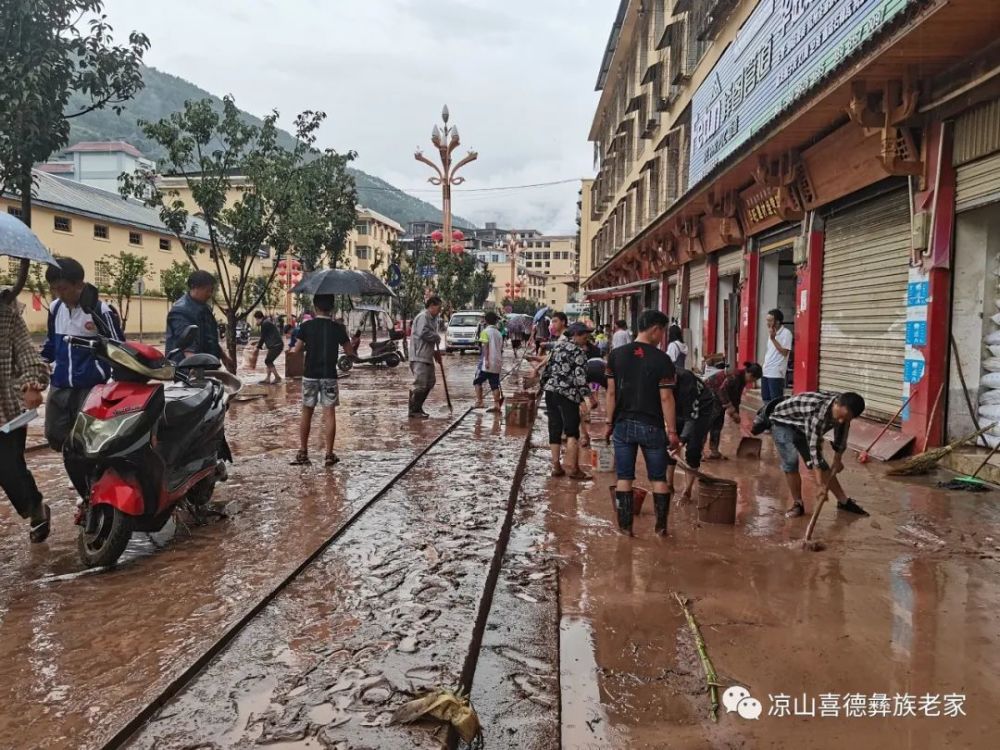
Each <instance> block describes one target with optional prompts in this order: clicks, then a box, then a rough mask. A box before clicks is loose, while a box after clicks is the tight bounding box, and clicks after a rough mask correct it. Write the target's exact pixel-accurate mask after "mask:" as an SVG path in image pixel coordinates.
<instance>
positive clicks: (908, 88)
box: [847, 75, 924, 176]
mask: <svg viewBox="0 0 1000 750" xmlns="http://www.w3.org/2000/svg"><path fill="white" fill-rule="evenodd" d="M919 98H920V91H919V89H918V88H917V87H916V85H915V84H914V83H913V82H912V80H911V78H910V76H909V75H906V76H905V77H904V78H903V79H902V80H899V79H894V80H890V81H886V82H885V84H884V86H883V88H882V90H881V91H876V92H869V91H868V87H867V84H866V83H865V81H860V80H859V81H854V82H853V83H852V84H851V103H850V104H849V105H848V107H847V114H848V116H849V117H850V118H851V120H852V121H853V122H855V123H857V124H858V125H860V126H861V127H863V128H865V130H866V132H868V131H872V132H873V131H876V130H879V131H881V137H882V153H881V155H880V156H879V160H880V161H881V162H882V166H883V168H884V169H885V171H886V172H887V173H888V174H891V175H898V176H908V175H920V174H923V172H924V163H923V161H921V159H920V152H919V151H918V149H917V147H916V140H915V138H914V137H913V132H912V131H911V129H910V128H908V127H905V126H904V125H903V123H904V122H906V121H907V120H908V119H909V118H910V117H912V116H913V114H914V113H915V112H916V111H917V102H918V101H919Z"/></svg>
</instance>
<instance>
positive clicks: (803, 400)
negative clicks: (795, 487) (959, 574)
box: [771, 391, 850, 469]
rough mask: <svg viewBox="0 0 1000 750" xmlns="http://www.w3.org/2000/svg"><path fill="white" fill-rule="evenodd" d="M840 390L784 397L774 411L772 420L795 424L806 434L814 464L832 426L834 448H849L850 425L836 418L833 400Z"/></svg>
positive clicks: (810, 462) (818, 460)
mask: <svg viewBox="0 0 1000 750" xmlns="http://www.w3.org/2000/svg"><path fill="white" fill-rule="evenodd" d="M839 396H840V394H839V393H828V392H826V391H808V392H806V393H799V394H797V395H795V396H792V397H790V398H787V399H785V400H784V401H782V402H781V403H780V404H778V405H777V406H776V407H774V411H773V412H771V421H772V422H774V423H776V424H783V425H785V426H787V427H792V428H794V429H796V430H798V431H799V432H801V433H802V434H804V435H805V436H806V440H807V441H808V443H809V455H810V457H811V460H810V461H809V462H808V466H809V468H810V469H813V468H815V467H816V466H817V465H818V464H819V463H820V459H821V458H822V456H823V436H824V435H826V433H828V432H829V431H830V430H833V450H834V451H835V452H836V453H843V452H844V451H845V450H847V436H848V433H849V431H850V426H849V425H848V424H844V423H841V422H837V421H836V420H835V419H834V418H833V402H834V401H836V400H837V398H838V397H839Z"/></svg>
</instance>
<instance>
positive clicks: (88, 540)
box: [77, 505, 132, 568]
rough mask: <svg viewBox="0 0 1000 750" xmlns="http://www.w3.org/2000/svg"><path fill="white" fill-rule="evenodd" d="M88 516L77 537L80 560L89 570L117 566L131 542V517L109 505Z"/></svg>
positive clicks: (93, 510) (100, 506)
mask: <svg viewBox="0 0 1000 750" xmlns="http://www.w3.org/2000/svg"><path fill="white" fill-rule="evenodd" d="M88 515H89V518H88V519H87V523H85V525H84V526H83V527H81V529H80V535H79V536H78V537H77V550H78V551H79V553H80V560H81V561H82V562H83V564H84V565H86V566H87V567H88V568H98V567H109V566H111V565H114V564H115V563H116V562H118V558H119V557H121V556H122V553H123V552H124V551H125V547H127V546H128V540H129V539H131V538H132V517H131V516H128V515H126V514H125V513H122V512H121V511H120V510H118V509H117V508H113V507H112V506H110V505H95V506H93V507H92V508H90V510H89V511H88ZM88 529H91V531H88Z"/></svg>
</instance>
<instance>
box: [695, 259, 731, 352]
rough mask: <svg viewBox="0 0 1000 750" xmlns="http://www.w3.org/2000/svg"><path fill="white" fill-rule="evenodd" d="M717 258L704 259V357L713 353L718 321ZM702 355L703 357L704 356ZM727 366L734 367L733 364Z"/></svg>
mask: <svg viewBox="0 0 1000 750" xmlns="http://www.w3.org/2000/svg"><path fill="white" fill-rule="evenodd" d="M717 260H718V258H717V257H716V256H715V255H710V256H708V258H707V259H706V261H705V262H706V263H707V264H708V267H707V268H706V269H705V270H706V271H707V273H706V274H705V276H706V282H705V332H704V335H703V337H702V339H701V341H702V348H703V352H704V355H708V354H714V353H715V346H716V341H715V338H716V336H715V333H716V330H717V328H718V323H717V321H718V319H719V264H718V263H717V262H716V261H717ZM704 355H703V356H704ZM729 364H731V365H733V366H735V365H736V363H735V362H730V363H729Z"/></svg>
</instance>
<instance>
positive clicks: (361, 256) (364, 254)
mask: <svg viewBox="0 0 1000 750" xmlns="http://www.w3.org/2000/svg"><path fill="white" fill-rule="evenodd" d="M354 254H355V255H356V256H358V260H368V259H369V258H370V257H371V248H369V247H359V248H357V249H356V250H355V251H354Z"/></svg>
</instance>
